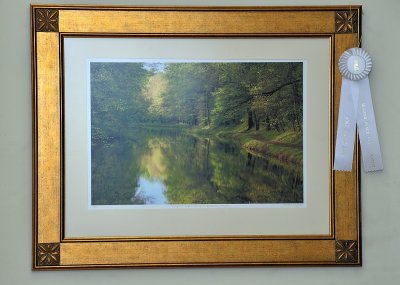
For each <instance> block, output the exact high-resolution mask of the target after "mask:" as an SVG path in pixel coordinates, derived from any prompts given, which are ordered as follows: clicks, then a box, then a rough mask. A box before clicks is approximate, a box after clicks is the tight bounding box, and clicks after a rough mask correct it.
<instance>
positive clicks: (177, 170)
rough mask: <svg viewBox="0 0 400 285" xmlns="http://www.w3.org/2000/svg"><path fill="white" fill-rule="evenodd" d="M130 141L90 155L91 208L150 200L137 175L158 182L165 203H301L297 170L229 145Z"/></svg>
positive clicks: (174, 134)
mask: <svg viewBox="0 0 400 285" xmlns="http://www.w3.org/2000/svg"><path fill="white" fill-rule="evenodd" d="M133 137H134V138H135V140H134V142H133V141H132V142H133V143H132V142H131V140H129V139H125V140H124V141H123V142H114V143H113V144H112V145H111V146H110V147H108V148H106V147H103V148H101V147H96V148H95V149H94V150H93V152H94V155H92V202H93V203H94V204H120V205H123V204H147V203H151V201H150V200H149V199H151V197H146V196H145V195H143V193H138V192H139V191H138V181H139V177H140V176H145V177H147V178H148V179H150V180H151V179H152V178H153V179H157V180H162V182H163V183H164V184H165V185H166V192H165V196H166V198H167V200H168V202H169V203H170V204H247V203H297V202H302V201H303V177H302V168H301V167H299V166H288V165H284V164H283V163H281V162H279V161H273V160H269V159H266V158H263V157H258V156H255V155H252V154H250V153H247V152H245V151H243V150H242V149H240V147H238V146H237V145H235V144H234V143H232V142H220V141H216V140H213V139H210V138H204V137H194V136H190V135H187V134H185V132H182V131H179V130H166V129H163V130H146V131H143V132H135V133H134V134H133ZM128 153H129V155H128Z"/></svg>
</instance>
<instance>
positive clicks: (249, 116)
mask: <svg viewBox="0 0 400 285" xmlns="http://www.w3.org/2000/svg"><path fill="white" fill-rule="evenodd" d="M253 127H254V121H253V111H251V110H250V109H247V130H251V129H252V128H253Z"/></svg>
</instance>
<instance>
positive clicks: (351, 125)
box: [334, 48, 383, 172]
mask: <svg viewBox="0 0 400 285" xmlns="http://www.w3.org/2000/svg"><path fill="white" fill-rule="evenodd" d="M371 69H372V60H371V57H370V56H369V54H368V53H367V52H366V51H365V50H363V49H361V48H351V49H348V50H347V51H345V52H344V53H343V54H342V55H341V57H340V59H339V70H340V73H341V74H342V76H343V77H342V88H341V95H340V107H339V121H338V128H337V135H336V147H335V162H334V169H335V170H341V171H351V169H352V162H353V153H354V141H355V134H356V126H357V127H358V133H359V138H360V145H361V154H362V160H363V165H364V170H365V171H366V172H369V171H377V170H382V169H383V163H382V156H381V151H380V145H379V139H378V132H377V129H376V123H375V115H374V109H373V106H372V99H371V90H370V86H369V78H368V74H369V73H370V71H371Z"/></svg>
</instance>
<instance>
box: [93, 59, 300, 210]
mask: <svg viewBox="0 0 400 285" xmlns="http://www.w3.org/2000/svg"><path fill="white" fill-rule="evenodd" d="M303 68H304V66H303V62H302V61H162V60H142V61H140V60H137V61H136V60H135V61H133V60H132V61H112V60H103V61H102V60H93V61H91V62H89V82H88V83H89V84H90V86H89V87H90V88H89V91H90V94H89V96H90V104H89V108H90V157H91V159H90V169H89V172H90V184H91V187H90V189H89V191H90V202H91V205H137V206H139V205H142V206H145V205H164V206H168V205H171V206H178V205H242V206H243V205H249V206H251V205H263V204H266V205H270V204H293V203H303V202H304V187H303V79H304V78H303V77H304V74H303Z"/></svg>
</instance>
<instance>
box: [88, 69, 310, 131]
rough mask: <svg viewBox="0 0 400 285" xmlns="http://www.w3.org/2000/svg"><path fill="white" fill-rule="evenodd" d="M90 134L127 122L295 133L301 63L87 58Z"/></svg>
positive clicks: (300, 95) (299, 111)
mask: <svg viewBox="0 0 400 285" xmlns="http://www.w3.org/2000/svg"><path fill="white" fill-rule="evenodd" d="M90 70H91V93H92V94H96V96H92V97H91V100H92V102H91V111H92V126H93V129H92V132H93V135H94V137H97V136H100V137H101V136H113V135H117V134H116V132H115V130H116V129H119V128H128V127H129V126H130V125H132V124H138V123H142V124H143V123H147V124H183V125H187V126H189V127H198V128H205V129H207V128H218V127H227V126H230V127H234V126H238V125H243V126H245V128H246V129H247V130H251V129H254V130H256V131H259V130H264V131H269V130H274V131H278V132H283V131H285V130H291V131H294V132H302V114H303V104H302V100H303V64H302V62H182V63H157V62H154V63H144V62H92V63H91V64H90Z"/></svg>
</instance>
